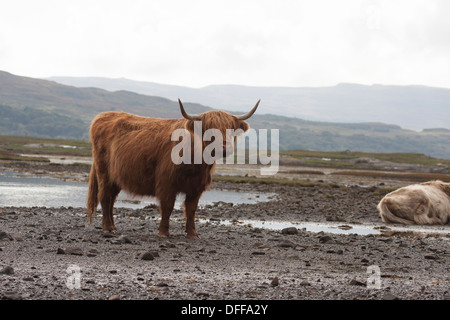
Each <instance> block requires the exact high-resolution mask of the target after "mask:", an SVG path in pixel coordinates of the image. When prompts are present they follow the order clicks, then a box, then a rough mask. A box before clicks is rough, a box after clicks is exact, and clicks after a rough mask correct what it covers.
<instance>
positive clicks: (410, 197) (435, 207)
mask: <svg viewBox="0 0 450 320" xmlns="http://www.w3.org/2000/svg"><path fill="white" fill-rule="evenodd" d="M377 208H378V211H379V212H380V216H381V219H382V220H383V221H384V222H393V223H403V224H446V223H449V222H450V183H445V182H442V181H439V180H436V181H429V182H424V183H420V184H413V185H410V186H406V187H403V188H400V189H397V190H395V191H393V192H391V193H388V194H387V195H386V196H385V197H384V198H383V199H381V201H380V203H379V204H378V206H377Z"/></svg>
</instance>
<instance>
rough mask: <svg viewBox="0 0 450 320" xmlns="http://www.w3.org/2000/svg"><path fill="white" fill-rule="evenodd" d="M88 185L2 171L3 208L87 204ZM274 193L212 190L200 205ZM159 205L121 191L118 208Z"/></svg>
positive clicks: (178, 202) (265, 197) (236, 201)
mask: <svg viewBox="0 0 450 320" xmlns="http://www.w3.org/2000/svg"><path fill="white" fill-rule="evenodd" d="M87 191H88V185H87V183H84V182H73V181H62V180H59V179H55V178H52V177H51V176H48V175H31V174H20V173H18V172H2V173H0V207H9V206H12V207H61V206H64V207H85V206H86V197H87ZM273 196H275V195H274V194H267V193H257V192H236V191H228V190H208V191H206V192H205V193H204V194H203V195H202V197H201V199H200V201H199V205H200V206H204V205H207V204H213V203H214V202H218V201H223V202H232V203H233V204H240V203H256V202H263V201H268V200H270V199H271V198H272V197H273ZM183 200H184V196H183V195H179V196H178V197H177V200H176V203H175V207H176V208H180V206H181V204H182V202H183ZM150 204H157V201H156V199H154V198H151V197H132V196H129V195H127V194H126V193H125V192H121V193H120V194H119V196H118V198H117V201H116V204H115V207H119V208H132V209H138V208H143V207H145V206H147V205H150Z"/></svg>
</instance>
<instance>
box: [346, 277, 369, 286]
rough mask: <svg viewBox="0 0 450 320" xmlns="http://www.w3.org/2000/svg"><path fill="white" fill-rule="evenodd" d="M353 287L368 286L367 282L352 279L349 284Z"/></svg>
mask: <svg viewBox="0 0 450 320" xmlns="http://www.w3.org/2000/svg"><path fill="white" fill-rule="evenodd" d="M349 284H350V285H351V286H366V285H367V284H366V283H365V282H361V281H359V280H356V279H352V280H351V281H350V283H349Z"/></svg>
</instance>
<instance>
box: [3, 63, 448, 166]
mask: <svg viewBox="0 0 450 320" xmlns="http://www.w3.org/2000/svg"><path fill="white" fill-rule="evenodd" d="M180 98H182V100H183V101H184V102H185V106H186V109H187V110H188V112H191V113H201V112H204V111H207V110H211V108H210V107H215V108H217V107H218V106H217V105H215V104H214V105H213V104H211V105H210V107H206V106H203V105H200V104H198V103H192V102H195V100H194V101H191V103H188V101H189V100H190V99H189V98H186V99H185V97H184V96H182V95H180ZM255 102H256V100H255V99H253V101H252V102H251V103H250V101H249V103H248V104H247V105H246V107H245V108H241V109H238V108H237V107H235V108H230V109H231V111H232V112H233V113H237V112H244V111H248V110H249V108H251V107H253V105H254V103H255ZM267 104H269V103H268V102H266V101H265V100H262V101H261V104H260V108H261V109H258V111H257V112H256V114H255V115H254V116H253V117H251V118H250V119H249V123H250V126H251V127H253V128H255V129H260V128H264V129H279V130H280V133H279V135H280V149H281V150H288V149H291V150H292V149H307V150H317V151H343V150H351V151H363V152H384V153H389V152H414V153H423V154H426V155H429V156H433V157H438V158H445V159H450V144H449V141H450V130H448V129H447V125H445V126H444V125H441V126H439V127H437V128H431V129H429V130H424V131H423V132H415V131H411V130H405V129H402V128H401V127H400V126H398V125H392V124H384V123H380V122H375V121H373V122H364V123H345V122H342V123H333V122H324V121H307V120H302V119H299V118H293V117H286V116H280V115H274V114H264V112H263V111H264V109H265V108H266V107H267V106H266V105H267ZM269 106H270V104H269ZM106 110H121V111H126V112H131V113H136V114H139V115H142V116H151V117H161V118H179V117H180V111H179V106H178V103H177V102H176V101H173V100H169V99H166V98H161V97H155V96H146V95H143V94H138V93H133V92H130V91H125V90H119V91H114V92H111V91H108V90H105V89H98V88H77V87H74V86H69V85H62V84H59V83H56V82H54V81H49V80H41V79H34V78H29V77H20V76H15V75H12V74H10V73H7V72H1V71H0V135H20V136H27V135H28V136H35V137H48V138H68V139H88V128H89V125H90V122H91V121H92V119H93V118H94V117H95V116H96V115H97V114H98V113H100V112H102V111H106ZM233 110H237V111H233ZM1 143H2V142H1V140H0V144H1Z"/></svg>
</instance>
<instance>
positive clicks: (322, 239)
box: [319, 236, 333, 243]
mask: <svg viewBox="0 0 450 320" xmlns="http://www.w3.org/2000/svg"><path fill="white" fill-rule="evenodd" d="M319 242H320V243H331V242H333V238H331V237H330V236H321V237H320V238H319Z"/></svg>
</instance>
